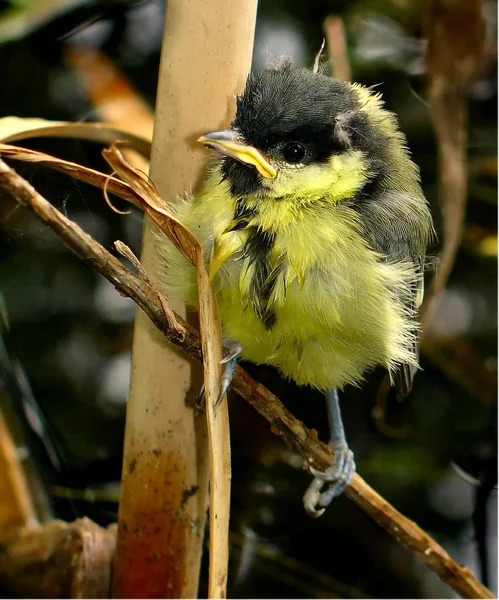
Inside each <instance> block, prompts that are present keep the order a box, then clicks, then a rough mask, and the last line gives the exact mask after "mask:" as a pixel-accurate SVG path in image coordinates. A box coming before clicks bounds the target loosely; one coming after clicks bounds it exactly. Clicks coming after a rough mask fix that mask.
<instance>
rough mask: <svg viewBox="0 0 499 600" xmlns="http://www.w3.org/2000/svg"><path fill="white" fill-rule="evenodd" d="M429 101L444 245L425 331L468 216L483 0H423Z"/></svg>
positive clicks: (424, 314)
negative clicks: (471, 111)
mask: <svg viewBox="0 0 499 600" xmlns="http://www.w3.org/2000/svg"><path fill="white" fill-rule="evenodd" d="M426 30H427V31H426V34H427V38H428V51H427V54H426V64H427V68H428V99H429V101H430V106H431V112H432V116H433V125H434V129H435V137H436V141H437V148H438V173H439V190H438V195H439V203H440V208H441V212H442V237H443V243H442V248H441V252H440V260H439V267H438V270H437V273H436V275H435V277H434V279H433V281H432V283H431V286H430V288H429V290H428V292H427V293H426V296H425V299H424V302H423V306H422V308H421V318H422V322H423V330H424V329H428V325H429V324H430V323H431V321H432V318H433V316H434V314H435V309H436V306H437V303H438V301H439V298H440V295H441V294H442V292H443V290H444V289H445V285H446V283H447V280H448V278H449V275H450V273H451V271H452V268H453V266H454V262H455V260H456V255H457V252H458V250H459V247H460V245H461V240H462V236H463V230H464V223H465V219H466V200H467V193H468V172H467V166H466V162H467V156H466V144H467V139H468V131H467V128H468V94H469V88H470V85H471V84H472V83H473V80H474V79H475V78H476V76H477V74H478V73H479V70H480V68H481V67H482V66H483V64H484V59H485V50H486V45H485V19H484V16H483V2H482V0H471V1H470V0H457V1H452V2H449V1H448V0H431V1H430V2H428V3H427V12H426Z"/></svg>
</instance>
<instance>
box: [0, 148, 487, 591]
mask: <svg viewBox="0 0 499 600" xmlns="http://www.w3.org/2000/svg"><path fill="white" fill-rule="evenodd" d="M0 189H3V190H5V191H7V192H9V193H10V194H11V195H12V196H14V198H15V199H16V200H17V201H18V202H19V203H20V204H23V205H24V206H26V207H28V208H30V209H31V210H32V211H33V212H34V213H35V214H36V215H37V216H38V217H39V218H40V219H42V220H43V221H44V222H45V223H46V224H47V225H48V226H49V227H51V228H52V229H53V230H54V231H55V232H56V233H58V234H59V235H60V236H61V237H62V239H63V240H64V241H65V242H66V244H68V245H69V246H70V248H72V250H74V251H75V252H76V254H77V255H78V256H79V257H80V258H82V259H83V260H84V261H85V262H87V263H88V264H89V265H90V266H91V267H92V268H94V269H95V270H97V271H98V272H99V273H101V274H102V275H103V276H104V277H106V279H108V280H109V281H110V282H111V283H112V284H113V285H114V286H115V287H116V289H117V290H118V291H119V292H120V293H121V294H122V295H125V296H129V297H130V298H132V299H133V300H134V301H135V302H136V303H137V304H138V305H139V306H140V308H142V310H143V311H144V312H145V313H146V314H147V315H148V316H149V318H150V319H151V321H152V322H153V323H154V324H155V325H156V327H157V328H158V329H159V330H160V331H162V332H163V333H164V334H165V335H166V337H167V338H168V339H169V340H170V341H172V342H173V343H175V344H176V345H178V346H179V347H181V348H182V350H183V351H184V352H186V353H187V354H188V355H189V356H191V358H194V359H195V360H197V361H201V360H202V352H201V347H200V343H199V337H198V335H197V333H196V332H195V331H194V330H193V328H192V327H190V326H189V325H188V324H187V323H185V322H184V321H183V320H182V319H180V318H179V317H178V318H177V320H178V321H179V323H180V324H181V325H182V326H183V327H184V328H185V332H186V333H185V337H184V339H183V341H180V340H179V338H178V337H176V336H175V335H173V334H172V331H171V330H170V328H169V327H168V325H167V323H166V322H165V319H164V312H163V307H162V305H161V302H160V301H159V299H158V296H157V293H156V292H155V291H154V290H153V289H151V288H150V286H149V285H148V284H147V283H146V282H144V281H143V280H141V279H140V278H139V277H137V276H136V275H134V274H133V273H131V272H130V271H129V270H128V269H126V268H125V267H124V266H123V265H122V264H121V262H120V261H119V260H118V259H117V258H115V257H114V256H112V255H111V254H110V253H109V252H107V251H106V250H105V249H104V248H103V247H102V246H100V244H98V243H97V242H96V241H95V240H93V239H92V238H91V237H90V236H88V235H87V234H86V233H85V232H84V231H82V230H81V228H79V227H78V226H77V225H76V224H75V223H73V222H72V221H70V220H69V219H67V218H66V217H64V216H63V215H62V214H61V213H59V212H58V211H57V210H56V209H55V208H54V207H53V206H52V205H51V204H50V203H49V202H47V200H45V199H44V198H43V197H42V196H41V195H40V194H39V193H38V192H37V191H36V190H35V189H34V188H33V187H32V186H31V185H30V184H29V183H28V182H26V181H25V180H24V179H22V178H21V177H20V176H19V175H18V174H17V173H16V172H15V171H14V170H13V169H11V168H10V167H9V166H8V165H7V164H6V163H5V162H3V161H2V160H0ZM233 387H234V390H235V391H236V392H237V393H239V395H241V396H242V397H243V398H245V399H246V400H247V401H248V402H249V403H250V404H251V405H252V406H253V407H254V408H255V409H256V410H257V411H258V412H259V413H260V414H261V415H262V416H263V417H264V418H265V419H266V420H267V421H268V422H269V423H270V424H271V426H272V431H273V432H274V433H275V434H276V435H279V436H280V437H281V438H282V439H283V440H284V441H285V442H286V443H287V444H288V445H289V446H290V447H291V448H293V449H295V450H297V451H298V452H300V453H301V454H302V455H303V456H304V457H305V459H306V461H307V462H308V464H310V465H313V466H315V467H316V468H319V469H325V468H327V467H328V466H329V465H330V463H331V450H330V448H329V447H328V446H327V445H326V444H324V443H323V442H321V441H319V440H318V438H317V434H316V432H315V431H311V430H309V429H308V428H307V427H306V426H305V425H304V424H303V423H302V422H301V421H299V420H298V419H296V418H295V417H293V415H292V414H291V413H290V412H289V411H288V410H287V409H286V408H285V407H284V406H283V404H282V403H281V402H280V401H279V400H278V398H276V397H275V396H274V395H273V394H272V393H271V392H269V391H268V390H267V389H266V388H265V387H264V386H263V385H262V384H260V383H258V382H257V381H255V380H254V379H252V378H251V377H250V375H249V374H248V373H246V372H245V371H244V370H243V369H242V368H241V367H238V368H237V369H236V373H235V377H234V384H233ZM346 495H347V496H348V497H349V498H351V499H352V500H353V501H354V502H355V503H356V504H357V505H358V506H360V507H361V508H362V509H363V510H364V511H365V512H366V513H367V514H368V515H370V516H371V517H372V518H373V519H374V520H375V521H376V522H377V523H378V524H379V525H381V526H382V527H383V528H384V529H385V530H386V531H388V532H389V533H390V534H391V535H392V536H394V537H395V538H396V539H397V540H398V541H399V542H400V543H401V544H402V545H403V546H405V547H406V548H407V549H409V550H410V551H411V552H413V554H414V555H415V556H416V557H417V558H418V559H419V560H420V561H421V562H423V563H424V564H426V565H427V566H428V567H429V568H430V569H432V570H433V571H434V572H435V573H437V575H438V576H439V577H440V578H441V579H442V580H443V581H444V582H446V583H447V584H448V585H449V586H450V587H452V588H453V589H454V590H455V591H456V592H457V593H459V594H460V595H461V596H462V597H463V598H493V597H494V596H493V595H492V593H491V592H490V590H488V589H487V588H486V587H485V586H484V585H483V584H481V583H480V582H479V581H478V580H477V578H476V577H475V576H474V575H473V574H472V573H471V572H470V570H469V569H468V568H467V567H463V566H460V565H458V564H457V563H456V562H454V561H453V560H452V558H451V557H450V556H449V555H448V554H447V552H446V551H445V550H444V549H443V548H442V547H441V546H439V545H438V544H437V543H436V542H435V541H434V540H433V539H432V538H431V537H430V536H429V535H428V534H427V533H426V532H424V531H423V530H422V529H421V528H420V527H418V526H417V525H416V524H415V523H414V522H413V521H411V520H409V519H407V518H406V517H404V516H403V515H402V514H401V513H399V512H398V511H397V510H396V509H395V508H394V507H393V506H391V505H390V504H389V503H388V502H387V501H386V500H385V499H384V498H382V497H381V496H380V495H379V494H377V493H376V492H375V491H374V490H373V489H372V488H371V487H370V486H369V485H368V484H367V483H366V482H365V481H364V480H363V479H362V478H361V477H360V475H358V474H357V475H355V477H354V480H353V482H352V485H351V486H350V487H349V488H348V489H347V490H346Z"/></svg>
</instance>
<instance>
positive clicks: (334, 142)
mask: <svg viewBox="0 0 499 600" xmlns="http://www.w3.org/2000/svg"><path fill="white" fill-rule="evenodd" d="M342 120H343V121H345V120H348V122H349V127H348V134H347V133H346V132H347V129H346V128H344V127H341V126H339V124H340V123H341V122H342ZM364 121H365V117H364V116H363V115H362V114H361V113H360V112H359V101H358V99H357V97H356V96H355V94H354V93H353V91H352V88H351V86H350V85H349V84H346V83H344V82H342V81H339V80H337V79H334V78H332V77H328V76H327V75H325V74H322V73H320V72H319V73H316V72H314V71H312V70H308V69H295V68H293V67H292V65H291V62H290V61H286V62H284V63H281V64H280V65H277V66H275V67H272V68H269V69H267V70H265V71H261V72H258V73H253V74H251V75H250V76H249V77H248V80H247V83H246V88H245V90H244V92H243V93H242V94H241V96H239V97H238V99H237V111H236V116H235V118H234V120H233V121H232V123H231V129H230V130H227V131H220V132H215V133H211V134H207V135H205V136H202V137H201V138H199V141H200V142H201V143H203V144H205V145H206V146H208V147H211V148H213V149H215V150H218V151H219V152H220V153H221V154H223V155H224V158H223V163H222V166H221V171H222V174H223V177H224V178H225V179H227V180H228V182H229V186H230V191H231V193H232V194H233V195H234V196H244V195H249V194H251V195H255V196H262V197H263V196H268V195H269V192H270V195H271V190H272V188H273V186H274V182H273V180H274V178H278V177H279V176H280V173H281V174H282V173H287V174H290V173H292V172H296V169H302V168H305V167H306V166H308V165H312V164H318V163H326V162H327V161H328V160H329V159H330V158H331V157H332V156H333V155H334V154H339V153H341V152H344V151H346V150H348V149H351V148H353V147H356V145H357V144H361V142H362V138H364V139H365V137H366V136H365V135H362V136H359V129H360V130H361V131H362V129H363V126H366V125H367V123H364ZM359 149H360V147H359Z"/></svg>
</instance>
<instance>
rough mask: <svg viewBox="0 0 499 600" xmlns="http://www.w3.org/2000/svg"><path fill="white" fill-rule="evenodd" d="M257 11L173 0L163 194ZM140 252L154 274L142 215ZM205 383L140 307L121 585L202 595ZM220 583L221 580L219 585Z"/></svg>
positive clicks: (190, 174) (164, 70)
mask: <svg viewBox="0 0 499 600" xmlns="http://www.w3.org/2000/svg"><path fill="white" fill-rule="evenodd" d="M255 17H256V0H248V1H246V2H244V3H227V2H225V1H224V0H212V1H210V2H207V1H206V0H170V1H169V2H168V3H167V10H166V24H165V34H164V39H163V48H162V59H161V66H160V73H159V84H158V96H157V105H156V115H155V124H154V136H153V151H152V159H151V176H152V178H153V179H154V181H155V184H156V185H157V187H158V189H159V192H160V194H161V196H162V197H163V198H164V199H165V200H166V201H167V202H168V203H171V202H174V201H175V199H176V198H177V196H179V195H181V194H184V193H185V192H191V191H192V190H193V189H194V188H195V185H196V183H197V180H198V178H199V175H200V172H201V167H202V164H203V159H204V154H203V152H202V150H201V148H196V145H195V143H194V140H195V139H196V138H197V137H198V136H199V135H200V134H201V133H203V132H205V131H209V130H211V129H215V128H219V127H220V126H223V125H226V124H227V119H228V116H229V114H230V110H228V106H227V99H228V98H231V97H232V96H233V95H234V94H235V93H236V92H237V91H239V90H240V89H241V87H242V85H243V83H244V81H245V78H246V75H247V72H248V70H249V66H250V62H251V54H252V47H253V35H254V23H255ZM141 262H142V264H143V265H144V268H145V269H146V270H147V271H148V272H149V273H150V274H151V275H152V276H153V277H154V274H155V272H156V270H157V268H158V263H157V255H156V248H155V230H154V228H153V227H152V226H151V222H150V220H149V219H147V218H146V221H145V225H144V237H143V248H142V256H141ZM174 308H176V309H177V310H181V308H180V307H178V306H175V305H174ZM198 372H199V371H198ZM200 384H201V379H200V377H197V378H195V377H193V374H192V367H191V365H190V363H189V362H187V360H186V359H185V358H184V357H182V356H180V355H179V354H178V352H177V351H176V350H172V349H171V348H170V347H168V346H167V345H166V344H165V340H164V338H163V337H162V336H161V335H160V334H159V332H158V331H156V330H155V328H154V326H153V325H152V323H151V322H150V321H149V319H148V318H147V317H146V316H145V315H144V314H143V313H141V312H140V311H139V312H138V313H137V319H136V325H135V334H134V344H133V359H132V378H131V387H130V396H129V400H128V410H127V429H126V434H125V456H124V466H123V488H122V500H121V505H120V518H119V539H118V551H117V558H116V569H115V582H114V585H115V587H114V593H115V595H116V596H119V597H122V596H124V597H149V598H152V597H167V598H170V597H171V598H183V597H191V598H192V597H195V596H196V595H197V587H198V577H199V564H200V557H201V543H202V535H203V531H204V518H205V508H206V498H207V489H208V464H207V451H206V432H205V428H204V424H203V425H201V423H200V422H196V418H195V416H194V414H193V411H192V409H191V408H190V407H188V406H186V402H185V395H186V391H187V390H189V389H190V388H191V387H193V386H194V387H195V388H199V386H200ZM227 475H228V474H227ZM216 483H217V485H218V483H219V482H218V481H217V482H216ZM223 588H224V583H222V585H221V586H220V588H219V590H218V591H219V593H220V595H221V594H222V589H223ZM210 593H212V594H213V593H216V591H215V590H214V589H212V590H211V592H210Z"/></svg>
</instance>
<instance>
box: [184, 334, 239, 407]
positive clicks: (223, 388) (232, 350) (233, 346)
mask: <svg viewBox="0 0 499 600" xmlns="http://www.w3.org/2000/svg"><path fill="white" fill-rule="evenodd" d="M225 347H226V348H227V350H228V352H227V355H226V356H224V358H223V359H222V360H221V361H220V362H221V364H222V365H223V371H222V377H221V378H220V390H219V392H218V397H217V401H216V402H215V408H218V407H219V406H220V404H221V403H222V400H223V397H224V396H225V394H226V393H227V392H228V391H229V388H230V386H231V384H232V378H233V377H234V371H235V370H236V366H237V362H238V360H239V357H240V356H241V354H242V351H243V347H242V345H241V344H239V342H232V341H231V342H227V343H226V344H225ZM204 404H205V398H204V384H203V385H202V387H201V390H200V392H199V394H198V397H197V399H196V406H197V408H203V407H204Z"/></svg>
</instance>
